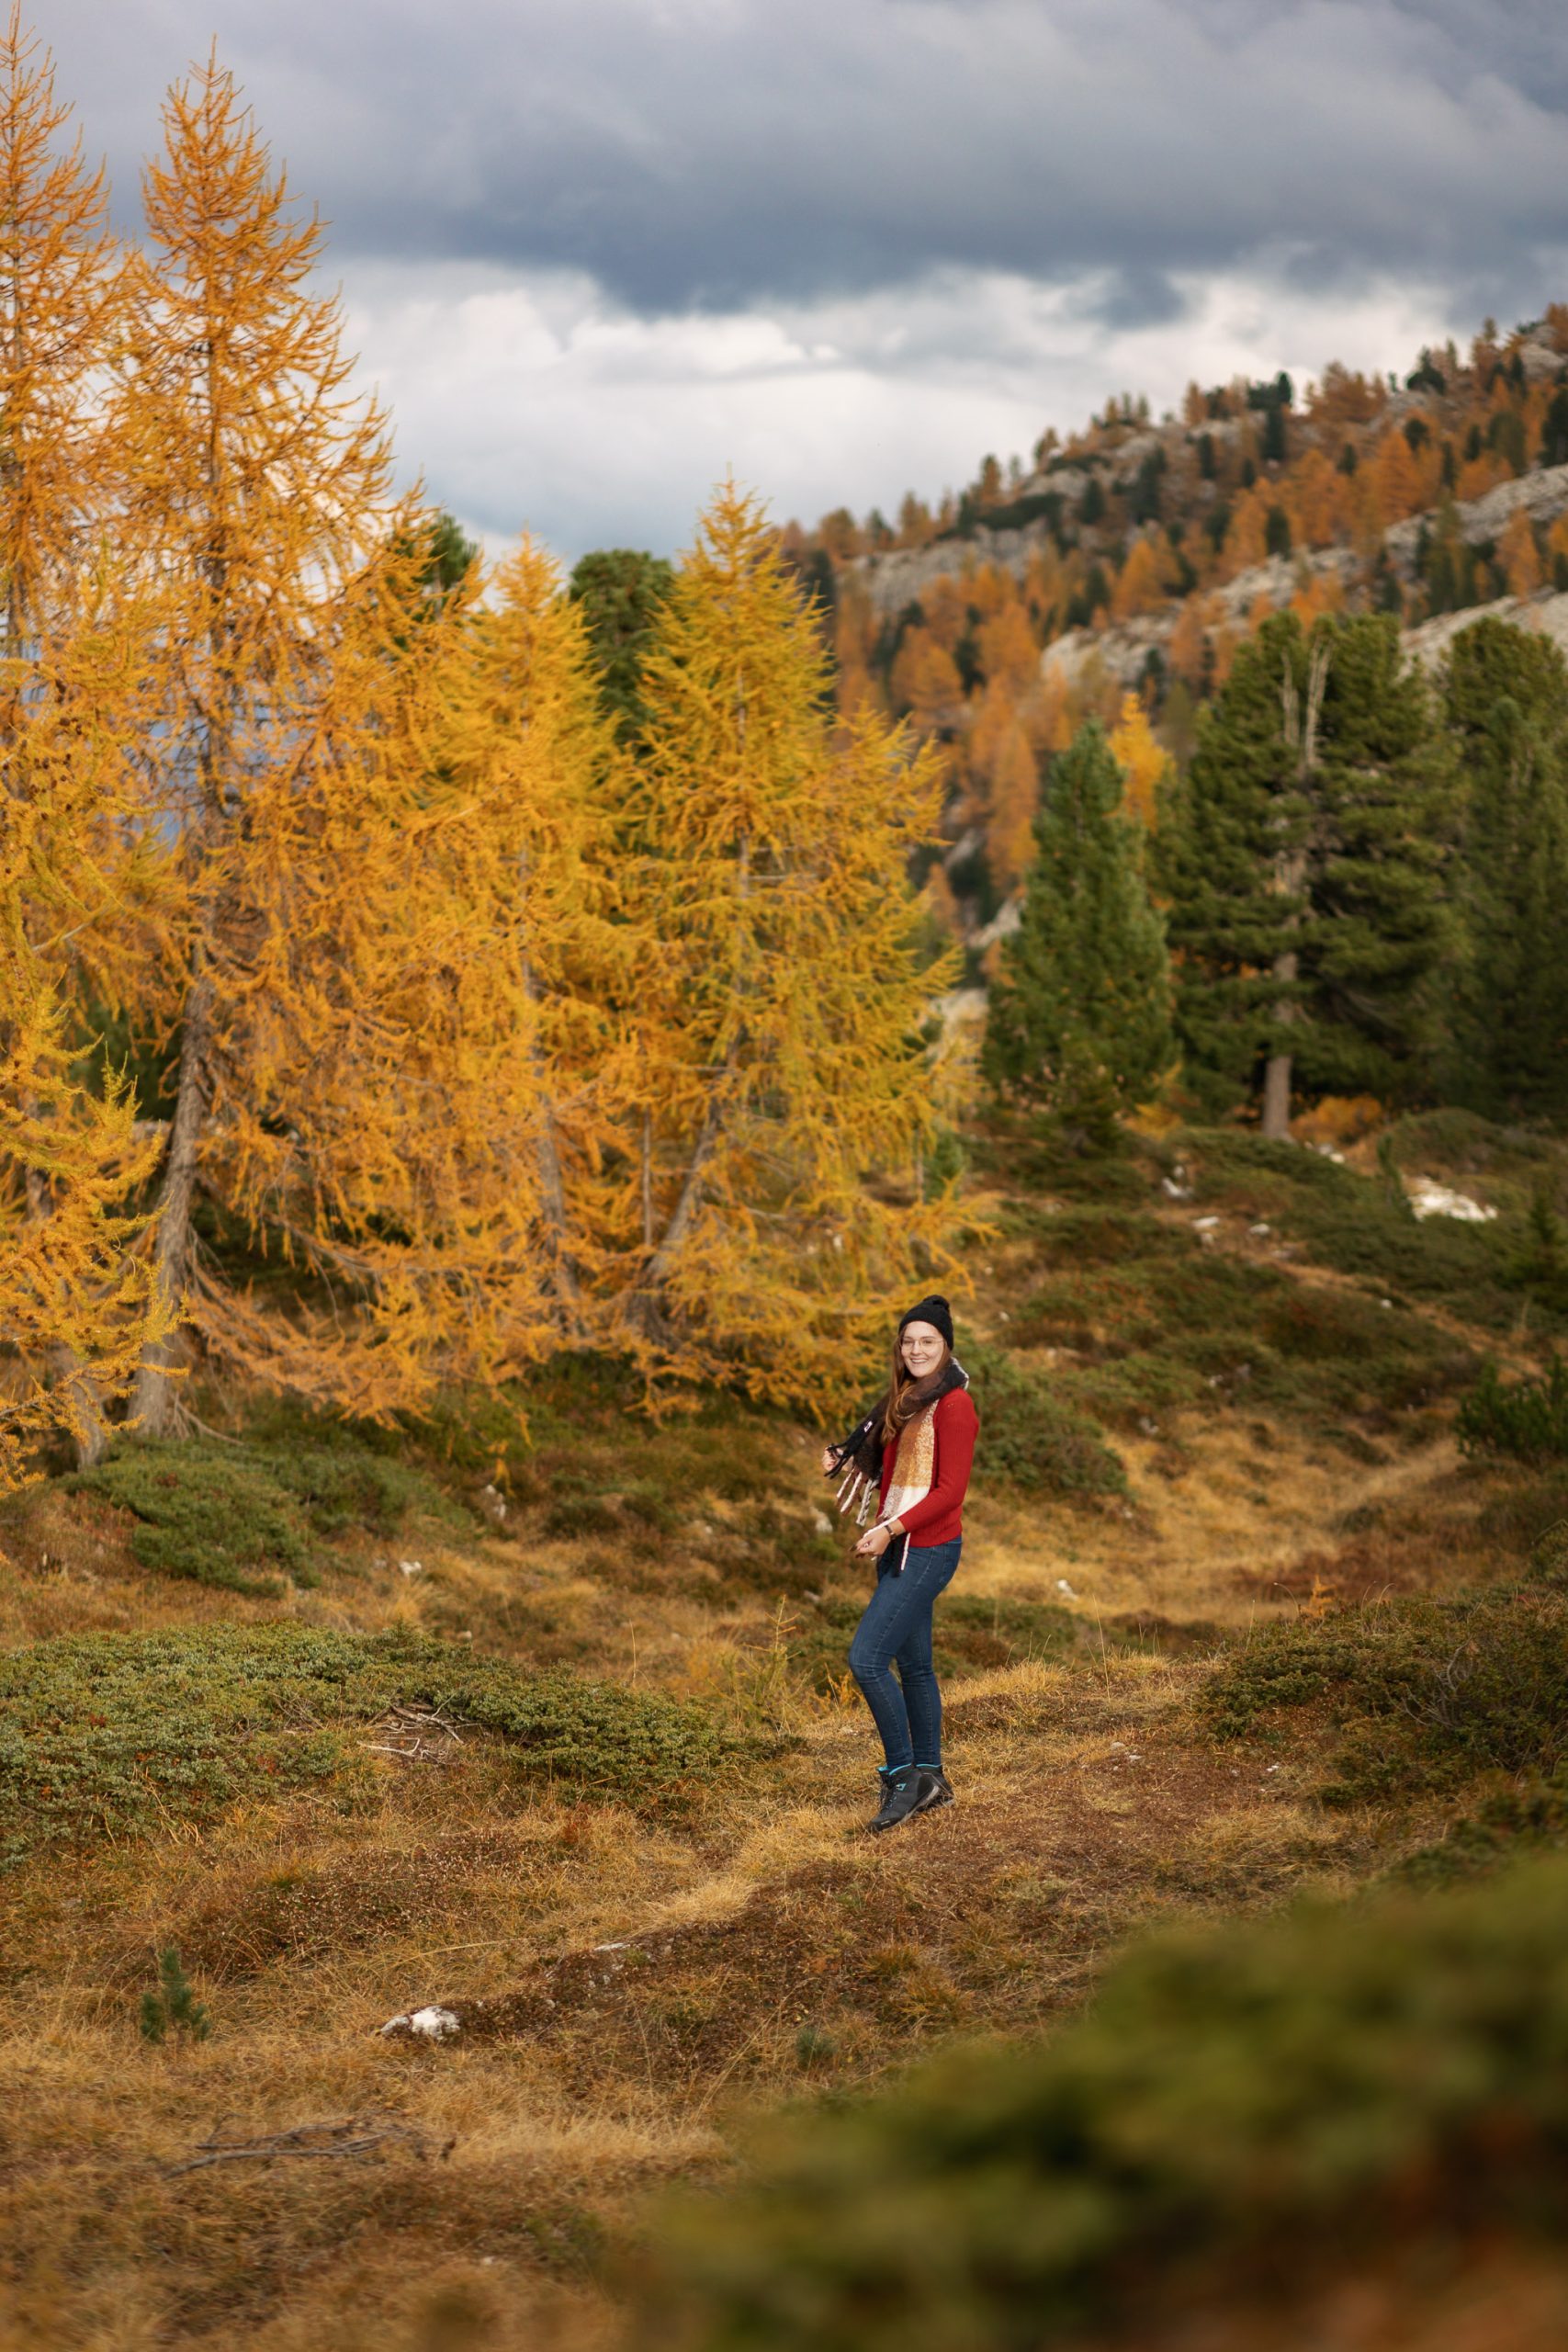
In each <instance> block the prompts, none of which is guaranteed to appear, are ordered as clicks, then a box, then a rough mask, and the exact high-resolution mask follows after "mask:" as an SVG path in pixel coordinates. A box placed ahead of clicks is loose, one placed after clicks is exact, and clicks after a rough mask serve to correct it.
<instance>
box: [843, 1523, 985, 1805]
mask: <svg viewBox="0 0 1568 2352" xmlns="http://www.w3.org/2000/svg"><path fill="white" fill-rule="evenodd" d="M963 1548H964V1546H963V1539H962V1538H961V1537H956V1538H954V1540H953V1543H951V1544H928V1545H927V1546H926V1547H925V1549H924V1550H923V1551H920V1550H917V1549H916V1547H915V1545H914V1544H902V1543H899V1542H897V1541H896V1542H894V1543H892V1544H889V1545H888V1547H887V1550H886V1552H885V1553H884V1554H883V1555H882V1557H883V1560H889V1559H893V1560H896V1559H897V1557H898V1555H899V1553H900V1552H902V1553H903V1555H904V1566H903V1568H902V1570H901V1571H900V1572H899V1573H898V1574H897V1575H896V1574H895V1573H894V1571H893V1570H892V1569H891V1568H890V1567H885V1566H882V1564H881V1562H878V1564H877V1573H876V1590H875V1591H874V1593H873V1594H872V1596H871V1599H870V1600H869V1601H868V1602H867V1603H866V1611H865V1615H864V1616H863V1618H862V1619H861V1621H860V1623H859V1624H858V1625H857V1626H856V1628H855V1637H854V1640H853V1641H852V1643H851V1644H850V1672H851V1673H852V1675H853V1676H854V1679H855V1680H856V1681H857V1682H858V1683H859V1684H860V1687H861V1689H862V1691H863V1692H864V1693H865V1703H866V1705H867V1706H868V1707H869V1708H870V1709H871V1712H872V1714H873V1716H874V1719H875V1723H876V1728H877V1730H878V1731H879V1732H880V1733H881V1734H882V1745H883V1747H884V1748H885V1749H886V1753H887V1766H886V1769H887V1770H888V1771H890V1772H897V1771H902V1770H904V1769H905V1768H906V1767H907V1766H908V1765H910V1764H924V1765H928V1766H930V1768H931V1770H933V1771H937V1770H941V1767H942V1692H941V1691H940V1690H939V1689H938V1687H937V1679H936V1672H935V1669H934V1668H933V1667H932V1665H931V1610H932V1608H933V1606H934V1605H935V1601H936V1597H937V1595H938V1593H939V1592H942V1591H943V1590H944V1589H946V1587H947V1586H948V1585H949V1584H951V1583H952V1581H953V1571H954V1570H955V1569H956V1567H957V1566H958V1555H959V1553H960V1552H961V1551H962V1550H963ZM894 1666H897V1668H898V1678H897V1681H895V1679H894V1678H893V1674H892V1671H891V1669H892V1668H893V1667H894ZM900 1686H902V1687H900Z"/></svg>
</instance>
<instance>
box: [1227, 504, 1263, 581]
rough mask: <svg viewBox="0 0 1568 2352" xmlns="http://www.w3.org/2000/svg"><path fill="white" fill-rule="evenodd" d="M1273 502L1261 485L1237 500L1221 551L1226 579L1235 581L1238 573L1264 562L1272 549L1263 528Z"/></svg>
mask: <svg viewBox="0 0 1568 2352" xmlns="http://www.w3.org/2000/svg"><path fill="white" fill-rule="evenodd" d="M1273 503H1274V502H1273V496H1272V493H1271V492H1269V491H1266V490H1264V489H1263V488H1262V487H1261V486H1259V487H1258V488H1257V489H1254V490H1244V491H1243V492H1241V493H1240V495H1239V496H1238V497H1237V499H1236V501H1235V505H1234V506H1233V508H1232V510H1231V521H1230V528H1229V530H1228V531H1227V532H1226V533H1225V543H1224V548H1222V550H1221V569H1222V571H1223V573H1224V577H1225V578H1226V579H1234V578H1235V574H1236V573H1237V572H1238V571H1251V569H1252V567H1253V565H1254V564H1257V563H1262V562H1263V561H1264V560H1265V558H1266V556H1267V554H1268V548H1267V546H1266V545H1265V542H1264V537H1263V526H1264V522H1265V519H1266V518H1267V515H1268V513H1269V507H1270V506H1271V505H1272V504H1273Z"/></svg>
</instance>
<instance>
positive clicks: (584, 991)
mask: <svg viewBox="0 0 1568 2352" xmlns="http://www.w3.org/2000/svg"><path fill="white" fill-rule="evenodd" d="M433 749H434V753H435V758H434V771H435V772H437V773H438V774H439V775H440V776H441V777H442V778H443V779H444V786H443V788H444V790H445V791H446V793H447V795H448V796H449V797H451V800H452V803H453V816H452V820H451V821H450V822H444V823H443V824H442V825H441V827H440V828H439V830H438V832H437V835H436V845H435V850H434V859H433V864H432V879H433V882H434V888H435V889H436V891H437V893H438V894H444V897H445V902H446V909H447V910H448V918H449V920H450V921H451V922H453V923H454V924H455V925H457V926H460V935H455V936H454V937H453V938H452V940H451V941H450V942H449V944H448V946H447V948H446V960H447V961H448V962H450V963H451V965H452V966H453V967H454V968H456V967H458V966H459V965H460V966H462V967H464V968H465V969H466V971H467V972H468V976H469V978H468V987H467V989H466V992H465V994H464V996H463V999H462V1001H461V1002H460V1004H459V1005H458V1006H457V1013H458V1016H459V1017H458V1018H457V1023H456V1025H455V1027H454V1030H453V1034H452V1035H450V1037H449V1038H446V1039H445V1040H444V1041H443V1044H442V1047H441V1051H442V1056H443V1058H444V1060H445V1062H446V1066H447V1068H448V1071H449V1072H451V1071H457V1072H460V1073H461V1074H462V1082H463V1084H464V1085H465V1086H466V1087H467V1088H468V1089H469V1090H471V1091H472V1103H471V1113H470V1116H471V1123H472V1126H473V1130H474V1132H475V1134H476V1135H478V1134H479V1133H481V1132H483V1131H485V1130H486V1129H488V1131H489V1134H490V1136H491V1146H492V1148H493V1149H494V1151H495V1153H496V1154H497V1158H498V1167H499V1168H500V1169H501V1170H505V1169H507V1168H510V1170H511V1190H512V1193H513V1200H514V1205H515V1206H516V1207H517V1208H518V1209H520V1210H521V1211H522V1212H523V1213H524V1220H525V1226H526V1228H527V1230H528V1235H529V1248H528V1250H527V1252H526V1255H525V1263H524V1268H523V1272H524V1274H525V1281H524V1283H523V1285H522V1287H521V1288H518V1289H514V1290H513V1294H512V1295H511V1296H510V1298H509V1301H508V1312H509V1315H510V1318H511V1323H510V1328H511V1331H512V1340H511V1350H512V1353H513V1358H514V1359H521V1360H524V1361H525V1360H526V1359H527V1357H528V1356H530V1355H533V1354H536V1353H538V1352H541V1351H544V1350H545V1349H547V1347H548V1346H550V1345H562V1344H570V1343H578V1344H581V1343H582V1342H584V1341H586V1340H592V1338H594V1337H595V1336H596V1335H597V1323H596V1317H597V1316H598V1313H599V1301H600V1299H601V1297H602V1295H604V1293H605V1292H606V1290H608V1291H611V1292H613V1291H614V1290H615V1284H616V1277H617V1274H618V1273H619V1272H621V1271H622V1270H623V1268H624V1266H625V1265H626V1262H628V1261H627V1251H628V1250H630V1251H631V1253H632V1256H633V1258H634V1259H635V1251H636V1245H635V1243H628V1241H627V1238H626V1237H627V1235H628V1233H630V1232H632V1231H633V1230H640V1227H641V1225H642V1222H643V1216H642V1210H643V1195H644V1192H645V1173H644V1159H645V1153H644V1149H643V1145H644V1141H645V1136H644V1130H645V1128H646V1126H647V1124H648V1121H649V1116H650V1114H649V1106H648V1104H647V1103H646V1101H645V1096H646V1087H645V1084H644V1081H643V1074H642V1065H641V1059H640V1051H639V1046H638V1036H639V1026H640V1020H641V1015H640V1013H639V1010H638V1008H639V1006H640V1005H641V1002H642V998H643V989H644V986H645V979H646V974H647V970H648V960H649V956H657V955H658V953H659V943H658V942H657V941H656V940H653V939H651V938H649V937H647V936H645V935H644V933H642V932H641V931H640V930H639V929H638V926H637V922H636V920H635V919H634V918H635V909H632V908H629V907H628V905H627V904H626V894H625V893H624V891H623V890H622V888H620V886H619V883H618V880H617V875H618V871H619V869H620V867H621V865H622V863H623V859H624V858H625V857H626V854H628V844H627V843H626V841H625V839H624V838H623V836H622V833H621V831H620V828H619V826H618V824H617V818H618V817H619V816H620V814H621V813H622V812H623V811H624V809H625V804H626V791H627V786H628V780H629V776H630V768H629V764H628V762H629V754H627V753H626V752H625V751H624V750H623V749H622V748H621V747H620V745H619V744H618V742H617V740H616V737H615V730H614V728H613V727H612V725H611V724H610V722H609V721H608V720H607V719H606V718H605V717H604V713H603V711H602V709H601V706H600V701H599V694H598V684H597V679H596V675H595V673H594V669H593V665H592V656H591V652H590V648H589V642H588V635H587V628H586V623H585V620H584V617H583V612H582V607H581V605H579V604H577V603H574V602H572V601H571V600H570V599H569V598H567V597H566V596H564V595H563V594H562V593H561V582H560V579H559V575H558V571H557V569H556V567H555V565H554V564H553V562H552V561H551V560H550V559H549V558H548V557H547V555H546V554H545V552H544V551H543V550H542V549H541V548H538V547H536V545H534V544H533V543H532V542H529V541H526V540H525V542H524V543H523V544H522V545H521V546H520V547H519V548H516V549H515V550H514V551H513V553H512V554H511V555H510V556H508V557H507V558H506V559H505V560H504V561H503V562H502V564H500V565H499V566H498V568H497V570H496V572H495V574H494V576H493V578H492V579H491V582H490V583H489V587H488V591H487V594H486V595H485V598H484V601H483V603H482V604H481V605H479V606H478V607H477V608H476V610H475V611H474V613H473V614H472V615H471V616H470V617H469V619H468V625H467V627H466V628H464V630H463V631H462V633H461V636H460V638H459V639H458V641H457V645H456V646H455V647H454V648H452V649H451V650H449V651H448V652H447V654H446V658H445V662H444V683H443V689H442V710H441V716H440V719H439V723H438V726H437V729H436V733H435V735H434V739H433ZM630 854H632V857H633V862H634V864H635V850H632V851H631V853H630ZM422 1026H423V1028H424V1030H425V1033H426V1034H427V1035H431V1036H434V1035H435V1034H436V1031H437V1030H438V1028H439V1023H436V1024H434V1026H433V1025H432V1024H428V1023H426V1024H422ZM455 1082H456V1081H455V1080H454V1078H453V1077H452V1076H451V1075H448V1077H447V1079H446V1086H447V1090H448V1091H451V1089H452V1087H453V1085H454V1083H455ZM633 1136H635V1137H636V1138H637V1147H636V1148H629V1147H628V1140H627V1139H628V1137H633Z"/></svg>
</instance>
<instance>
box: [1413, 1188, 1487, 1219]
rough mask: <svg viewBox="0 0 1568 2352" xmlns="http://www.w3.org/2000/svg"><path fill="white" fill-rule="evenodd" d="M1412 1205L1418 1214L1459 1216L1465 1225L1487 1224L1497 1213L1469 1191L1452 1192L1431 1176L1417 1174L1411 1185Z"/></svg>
mask: <svg viewBox="0 0 1568 2352" xmlns="http://www.w3.org/2000/svg"><path fill="white" fill-rule="evenodd" d="M1410 1205H1411V1207H1412V1208H1413V1209H1414V1210H1415V1212H1416V1216H1457V1217H1458V1218H1460V1219H1461V1222H1462V1223H1463V1224H1465V1225H1486V1224H1489V1223H1490V1221H1491V1219H1492V1218H1493V1217H1495V1216H1496V1214H1497V1212H1496V1210H1495V1209H1491V1208H1488V1207H1486V1205H1485V1204H1484V1203H1483V1202H1481V1201H1472V1199H1471V1197H1470V1194H1469V1193H1454V1192H1450V1189H1449V1187H1448V1186H1447V1185H1446V1184H1438V1183H1436V1182H1434V1181H1433V1179H1432V1178H1431V1177H1430V1176H1417V1177H1416V1181H1415V1182H1414V1183H1413V1184H1412V1185H1411V1187H1410Z"/></svg>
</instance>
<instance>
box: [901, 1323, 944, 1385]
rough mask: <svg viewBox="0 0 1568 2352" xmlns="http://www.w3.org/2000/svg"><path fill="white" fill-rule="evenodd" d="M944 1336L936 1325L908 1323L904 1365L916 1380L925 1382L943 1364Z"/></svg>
mask: <svg viewBox="0 0 1568 2352" xmlns="http://www.w3.org/2000/svg"><path fill="white" fill-rule="evenodd" d="M942 1344H943V1342H942V1333H941V1332H940V1331H939V1330H938V1329H937V1328H936V1325H935V1324H934V1323H906V1324H905V1326H904V1339H903V1350H904V1363H905V1366H906V1368H907V1369H908V1372H909V1373H910V1374H912V1376H913V1377H914V1378H915V1379H916V1380H923V1379H924V1378H925V1376H926V1374H927V1373H928V1372H934V1371H935V1370H936V1368H937V1366H938V1364H939V1363H941V1362H942Z"/></svg>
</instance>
